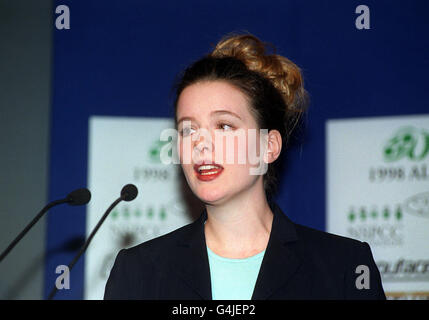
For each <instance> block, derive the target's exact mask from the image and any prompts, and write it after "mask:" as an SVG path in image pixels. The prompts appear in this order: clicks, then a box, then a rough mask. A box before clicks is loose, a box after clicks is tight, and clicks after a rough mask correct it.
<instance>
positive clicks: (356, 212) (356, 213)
mask: <svg viewBox="0 0 429 320" xmlns="http://www.w3.org/2000/svg"><path fill="white" fill-rule="evenodd" d="M347 217H348V219H349V221H350V222H352V223H353V222H357V221H360V222H365V221H375V220H377V221H389V220H390V221H391V220H396V221H401V220H402V217H403V213H402V208H401V206H399V205H398V206H397V207H396V208H391V207H389V206H385V207H384V208H382V209H381V210H378V209H377V208H371V209H369V208H367V207H364V206H362V207H360V208H358V209H355V208H353V207H352V208H350V211H349V213H348V215H347Z"/></svg>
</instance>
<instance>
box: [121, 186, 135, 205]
mask: <svg viewBox="0 0 429 320" xmlns="http://www.w3.org/2000/svg"><path fill="white" fill-rule="evenodd" d="M137 194H138V190H137V187H136V186H135V185H133V184H127V185H126V186H124V187H123V188H122V190H121V198H122V199H123V200H124V201H132V200H134V199H135V198H136V197H137Z"/></svg>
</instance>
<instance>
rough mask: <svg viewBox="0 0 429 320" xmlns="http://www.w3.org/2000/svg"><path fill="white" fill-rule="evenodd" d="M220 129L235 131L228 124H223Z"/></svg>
mask: <svg viewBox="0 0 429 320" xmlns="http://www.w3.org/2000/svg"><path fill="white" fill-rule="evenodd" d="M219 129H222V130H224V131H230V130H233V127H232V126H231V125H229V124H227V123H221V124H219Z"/></svg>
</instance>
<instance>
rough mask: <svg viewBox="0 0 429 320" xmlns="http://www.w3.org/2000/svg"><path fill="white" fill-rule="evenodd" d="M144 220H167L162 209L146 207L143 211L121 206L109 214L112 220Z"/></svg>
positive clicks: (165, 213) (164, 210) (165, 211)
mask: <svg viewBox="0 0 429 320" xmlns="http://www.w3.org/2000/svg"><path fill="white" fill-rule="evenodd" d="M132 217H134V218H146V219H148V220H154V219H157V220H161V221H164V220H165V219H167V210H166V209H165V208H164V207H161V208H157V209H155V208H154V207H151V206H150V207H147V208H146V209H145V210H141V209H140V208H138V207H137V208H133V209H130V208H129V207H128V206H123V207H120V208H116V209H115V210H114V211H113V212H112V213H111V218H112V220H118V219H123V220H129V219H130V218H132Z"/></svg>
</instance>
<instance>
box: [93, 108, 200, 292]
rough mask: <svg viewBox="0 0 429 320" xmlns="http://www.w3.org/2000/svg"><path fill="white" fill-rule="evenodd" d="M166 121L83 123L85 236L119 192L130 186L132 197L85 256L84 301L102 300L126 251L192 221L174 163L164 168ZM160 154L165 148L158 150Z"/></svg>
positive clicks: (101, 119)
mask: <svg viewBox="0 0 429 320" xmlns="http://www.w3.org/2000/svg"><path fill="white" fill-rule="evenodd" d="M171 128H174V121H173V120H172V119H156V118H124V117H101V116H94V117H91V118H90V120H89V162H88V187H89V189H90V190H91V192H92V199H91V202H90V204H89V206H88V209H87V236H88V235H89V234H90V232H91V231H92V230H93V228H94V227H95V225H96V224H97V223H98V221H99V219H100V218H101V216H102V215H103V214H104V212H105V211H106V209H107V208H108V206H109V205H110V204H111V203H112V202H113V201H114V200H115V199H117V198H118V197H119V195H120V191H121V189H122V187H123V186H124V185H126V184H128V183H133V184H135V185H136V186H137V188H138V189H139V195H138V197H137V198H136V199H135V200H134V201H131V202H121V203H120V204H119V205H118V206H117V207H116V208H115V209H114V210H113V211H112V212H111V214H110V215H109V217H108V218H107V219H106V221H105V222H104V224H103V225H102V226H101V228H100V229H99V232H98V233H97V234H96V236H95V237H94V239H93V241H92V242H91V245H90V246H89V248H88V251H87V253H86V255H85V299H102V298H103V295H104V289H105V285H106V281H107V278H108V276H109V273H110V270H111V268H112V266H113V263H114V259H115V257H116V255H117V253H118V251H119V250H120V249H122V248H126V247H131V246H134V245H136V244H139V243H141V242H144V241H147V240H150V239H152V238H154V237H157V236H160V235H163V234H165V233H168V232H170V231H173V230H175V229H177V228H179V227H181V226H183V225H185V224H188V223H190V222H192V220H193V219H192V218H191V216H190V215H189V214H188V213H187V210H186V209H185V208H186V206H185V203H184V202H183V194H182V192H183V191H182V190H181V184H180V182H179V181H180V180H179V179H178V177H179V173H180V172H179V170H181V169H180V167H179V166H178V165H177V164H170V165H166V164H164V163H162V162H161V160H160V152H161V149H162V147H163V146H164V145H165V144H166V143H167V142H162V141H160V135H161V131H162V130H164V129H171ZM164 150H165V149H164Z"/></svg>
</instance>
